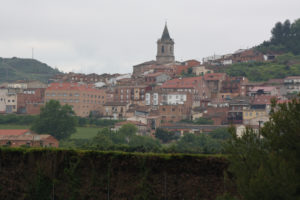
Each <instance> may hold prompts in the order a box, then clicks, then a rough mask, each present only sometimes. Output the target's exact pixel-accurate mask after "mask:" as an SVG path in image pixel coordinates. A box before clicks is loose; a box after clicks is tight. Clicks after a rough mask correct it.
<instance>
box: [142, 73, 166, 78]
mask: <svg viewBox="0 0 300 200" xmlns="http://www.w3.org/2000/svg"><path fill="white" fill-rule="evenodd" d="M162 74H164V73H162V72H156V73H151V74H147V75H145V77H156V76H159V75H162Z"/></svg>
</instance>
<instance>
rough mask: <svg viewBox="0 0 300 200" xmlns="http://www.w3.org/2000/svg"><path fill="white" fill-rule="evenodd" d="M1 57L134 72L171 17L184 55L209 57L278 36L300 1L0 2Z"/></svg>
mask: <svg viewBox="0 0 300 200" xmlns="http://www.w3.org/2000/svg"><path fill="white" fill-rule="evenodd" d="M0 5H1V6H0V57H14V56H15V57H21V58H30V57H31V56H32V48H34V58H35V59H38V60H40V61H42V62H44V63H47V64H49V65H50V66H52V67H57V68H59V69H60V70H62V71H65V72H70V71H73V72H81V73H92V72H95V73H99V74H101V73H116V72H119V73H128V72H132V65H135V64H139V63H141V62H144V61H149V60H153V59H155V56H156V41H157V39H158V38H159V37H160V36H161V34H162V31H163V27H164V24H165V21H166V20H167V23H168V27H169V32H170V35H171V37H172V38H173V39H174V40H175V57H176V60H178V61H184V60H187V59H198V60H202V58H203V57H206V56H210V55H213V54H226V53H230V52H233V51H235V50H237V49H243V48H247V47H252V46H254V45H257V44H259V43H261V42H262V41H264V40H267V39H269V38H270V35H271V34H270V30H271V28H272V27H273V26H274V24H275V23H276V22H278V21H284V20H285V19H290V20H291V21H292V22H293V21H294V20H295V19H297V18H300V12H299V10H300V1H299V0H226V1H225V0H0Z"/></svg>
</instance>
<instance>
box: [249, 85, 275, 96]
mask: <svg viewBox="0 0 300 200" xmlns="http://www.w3.org/2000/svg"><path fill="white" fill-rule="evenodd" d="M257 95H270V96H278V95H279V92H278V90H277V88H276V87H274V86H256V87H253V88H251V89H250V90H249V92H248V96H257Z"/></svg>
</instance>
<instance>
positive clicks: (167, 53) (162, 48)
mask: <svg viewBox="0 0 300 200" xmlns="http://www.w3.org/2000/svg"><path fill="white" fill-rule="evenodd" d="M156 62H157V63H158V64H167V63H174V62H175V57H174V40H173V39H172V38H171V37H170V34H169V30H168V26H167V22H166V23H165V28H164V30H163V33H162V36H161V38H160V39H158V40H157V55H156Z"/></svg>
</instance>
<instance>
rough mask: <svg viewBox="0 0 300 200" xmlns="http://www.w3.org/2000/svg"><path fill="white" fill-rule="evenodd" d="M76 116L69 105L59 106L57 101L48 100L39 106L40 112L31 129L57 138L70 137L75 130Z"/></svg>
mask: <svg viewBox="0 0 300 200" xmlns="http://www.w3.org/2000/svg"><path fill="white" fill-rule="evenodd" d="M75 126H76V118H75V117H74V112H73V110H72V108H71V106H69V105H64V106H61V105H60V103H59V102H58V101H55V100H50V101H49V102H47V103H46V105H45V106H44V107H42V108H41V113H40V115H39V116H38V118H37V120H36V121H35V122H34V124H33V125H32V127H31V129H32V130H33V131H35V132H37V133H40V134H42V133H46V134H50V135H52V136H54V137H55V138H57V139H59V140H60V139H65V138H68V137H70V135H71V134H72V133H74V132H75V131H76V129H75Z"/></svg>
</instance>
